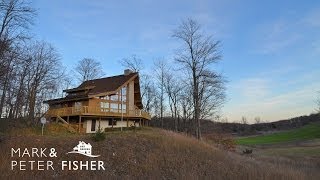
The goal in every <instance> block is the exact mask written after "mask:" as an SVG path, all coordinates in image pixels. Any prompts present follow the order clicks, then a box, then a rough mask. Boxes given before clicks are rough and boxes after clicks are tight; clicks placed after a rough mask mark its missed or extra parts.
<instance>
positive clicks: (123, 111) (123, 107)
mask: <svg viewBox="0 0 320 180" xmlns="http://www.w3.org/2000/svg"><path fill="white" fill-rule="evenodd" d="M126 110H127V105H126V104H122V113H126ZM120 112H121V104H120Z"/></svg>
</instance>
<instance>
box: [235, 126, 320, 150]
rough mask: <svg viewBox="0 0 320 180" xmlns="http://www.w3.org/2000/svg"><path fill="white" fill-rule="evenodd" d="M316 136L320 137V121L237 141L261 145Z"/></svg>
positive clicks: (244, 143)
mask: <svg viewBox="0 0 320 180" xmlns="http://www.w3.org/2000/svg"><path fill="white" fill-rule="evenodd" d="M316 138H320V123H313V124H309V125H306V126H303V127H301V128H298V129H294V130H290V131H284V132H278V133H274V134H269V135H263V136H255V137H245V138H239V139H237V141H236V142H237V143H238V144H241V145H260V144H274V143H283V142H292V141H299V140H309V139H316Z"/></svg>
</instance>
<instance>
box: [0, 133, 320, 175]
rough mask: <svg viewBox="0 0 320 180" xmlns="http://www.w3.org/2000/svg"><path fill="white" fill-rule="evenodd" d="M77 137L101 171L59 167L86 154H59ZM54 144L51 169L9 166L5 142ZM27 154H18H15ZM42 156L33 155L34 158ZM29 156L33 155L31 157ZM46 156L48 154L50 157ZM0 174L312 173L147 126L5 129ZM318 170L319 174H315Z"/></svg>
mask: <svg viewBox="0 0 320 180" xmlns="http://www.w3.org/2000/svg"><path fill="white" fill-rule="evenodd" d="M79 140H84V141H85V142H90V143H91V144H92V146H93V154H100V155H101V156H100V157H99V158H97V159H98V160H103V161H104V162H105V168H106V170H105V171H62V170H61V168H60V166H57V165H58V163H59V162H60V161H62V160H92V158H87V157H84V156H81V155H76V154H68V155H67V154H65V153H66V152H68V151H70V150H72V148H73V147H74V146H75V145H76V144H77V143H78V141H79ZM12 147H13V148H18V147H20V148H25V147H28V148H31V147H39V148H40V147H47V148H51V147H54V148H56V150H57V152H58V157H57V158H56V159H54V164H55V165H56V166H55V167H56V170H55V171H11V170H10V161H11V160H15V159H14V158H10V149H11V148H12ZM22 159H24V160H32V159H31V158H20V159H18V160H22ZM40 159H41V160H44V159H46V158H38V159H36V160H40ZM33 160H34V159H33ZM50 160H52V159H50ZM0 162H1V163H0V179H10V178H12V177H14V178H23V179H35V178H37V179H43V178H46V179H53V178H61V179H79V178H80V179H104V178H107V179H317V177H316V176H315V175H317V174H307V173H306V172H305V171H303V169H302V170H299V169H297V168H296V167H295V166H290V164H287V165H285V164H277V163H272V162H267V161H264V160H257V159H254V158H250V157H246V156H241V155H238V154H236V153H232V152H226V151H223V150H220V149H218V148H216V147H215V146H213V145H212V144H209V143H206V142H199V141H197V140H196V139H194V138H190V137H186V136H183V135H181V134H176V133H173V132H170V131H165V130H160V129H153V128H147V129H144V130H141V131H137V132H132V131H126V132H113V133H107V138H106V140H105V141H102V142H93V141H92V140H91V138H90V136H88V135H68V136H59V137H57V136H53V135H48V136H43V137H41V136H36V135H27V136H25V135H17V134H16V135H10V136H8V135H6V136H4V138H3V140H2V141H1V142H0ZM318 175H319V174H318Z"/></svg>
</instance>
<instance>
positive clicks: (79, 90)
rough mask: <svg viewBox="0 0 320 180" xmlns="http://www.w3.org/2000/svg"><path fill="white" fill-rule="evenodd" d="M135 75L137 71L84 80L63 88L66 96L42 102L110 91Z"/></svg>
mask: <svg viewBox="0 0 320 180" xmlns="http://www.w3.org/2000/svg"><path fill="white" fill-rule="evenodd" d="M135 77H138V73H130V74H128V75H118V76H111V77H105V78H101V79H93V80H89V81H85V82H83V83H82V84H81V85H80V86H78V87H76V88H73V89H66V90H64V92H67V93H68V95H67V96H66V97H64V98H59V99H52V100H48V101H44V103H48V104H55V103H60V102H67V101H75V100H83V99H89V98H90V97H91V96H95V95H99V94H102V93H112V92H115V91H116V90H118V89H119V88H120V87H121V86H122V85H124V84H125V83H126V82H128V81H129V80H131V79H134V78H135Z"/></svg>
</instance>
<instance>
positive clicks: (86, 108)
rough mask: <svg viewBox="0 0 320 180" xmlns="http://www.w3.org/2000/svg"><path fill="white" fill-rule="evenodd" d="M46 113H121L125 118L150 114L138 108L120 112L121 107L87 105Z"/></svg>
mask: <svg viewBox="0 0 320 180" xmlns="http://www.w3.org/2000/svg"><path fill="white" fill-rule="evenodd" d="M47 114H48V115H50V116H52V117H56V116H61V117H63V116H79V115H88V116H110V117H121V116H122V115H123V117H125V118H144V119H147V120H151V116H150V114H149V113H147V112H145V111H143V110H139V109H137V110H133V111H127V112H124V113H123V114H122V113H121V109H111V108H100V107H89V106H81V107H65V108H56V109H49V110H48V112H47Z"/></svg>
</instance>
